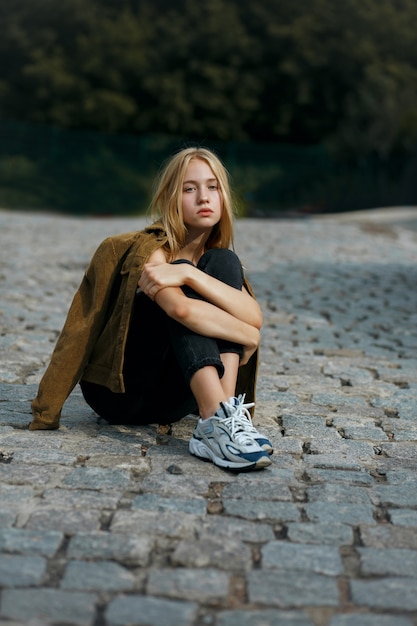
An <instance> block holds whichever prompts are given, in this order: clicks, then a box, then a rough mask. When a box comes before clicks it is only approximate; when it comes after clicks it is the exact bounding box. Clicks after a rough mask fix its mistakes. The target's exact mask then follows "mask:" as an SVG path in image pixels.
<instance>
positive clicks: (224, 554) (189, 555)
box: [171, 537, 252, 572]
mask: <svg viewBox="0 0 417 626" xmlns="http://www.w3.org/2000/svg"><path fill="white" fill-rule="evenodd" d="M171 562H172V563H173V564H174V565H180V566H183V567H190V568H194V567H198V568H211V567H217V568H219V569H220V570H226V571H228V570H235V571H237V572H242V571H248V570H249V569H250V568H251V565H252V554H251V551H250V549H249V548H248V546H246V545H245V544H244V543H242V542H241V541H239V540H238V539H229V540H228V541H227V543H226V542H224V541H223V540H222V539H221V538H215V537H212V538H211V539H209V538H204V539H203V540H193V539H187V540H182V541H179V542H178V544H177V546H176V548H175V550H174V552H173V554H172V556H171Z"/></svg>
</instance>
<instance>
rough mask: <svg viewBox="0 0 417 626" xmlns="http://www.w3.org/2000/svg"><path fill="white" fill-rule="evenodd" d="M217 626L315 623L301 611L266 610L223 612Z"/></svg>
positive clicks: (289, 625) (267, 625) (301, 624)
mask: <svg viewBox="0 0 417 626" xmlns="http://www.w3.org/2000/svg"><path fill="white" fill-rule="evenodd" d="M216 626H314V622H313V621H312V620H311V619H310V618H309V617H308V616H307V615H306V614H304V613H302V612H301V611H280V610H277V609H272V610H268V609H266V610H264V611H253V610H250V611H249V610H248V611H221V612H220V613H218V614H217V622H216ZM352 626H353V625H352ZM355 626H358V624H355ZM387 626H388V625H387ZM395 626H396V625H395ZM398 626H402V625H401V624H399V625H398ZM404 626H406V625H405V624H404Z"/></svg>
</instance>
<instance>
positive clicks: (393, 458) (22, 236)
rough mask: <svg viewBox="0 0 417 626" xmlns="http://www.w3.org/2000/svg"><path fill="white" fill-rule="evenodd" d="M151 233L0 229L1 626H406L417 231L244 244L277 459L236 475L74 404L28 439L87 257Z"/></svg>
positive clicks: (416, 501) (24, 217)
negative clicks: (114, 240) (112, 241)
mask: <svg viewBox="0 0 417 626" xmlns="http://www.w3.org/2000/svg"><path fill="white" fill-rule="evenodd" d="M143 224H144V220H143V219H139V220H134V219H101V220H100V219H71V218H57V217H53V216H47V215H46V216H39V215H31V214H19V213H11V212H1V211H0V238H1V246H0V261H1V269H0V273H1V276H0V278H1V282H0V285H1V287H0V289H1V303H0V308H1V311H0V324H1V343H0V352H1V360H0V400H1V402H0V587H1V592H0V594H1V595H0V624H1V626H6V625H7V626H12V625H14V626H18V625H23V624H25V625H30V626H45V625H46V626H49V625H61V626H70V625H71V626H73V625H80V626H128V625H142V626H145V625H146V626H313V625H315V626H410V625H414V626H416V625H417V474H416V469H417V447H416V441H417V421H416V413H417V355H416V350H417V306H416V305H417V289H416V285H417V264H416V262H417V246H416V243H417V230H416V224H417V211H412V210H411V209H410V210H400V209H397V210H395V211H394V210H386V211H376V212H372V213H368V212H363V213H362V212H361V213H355V214H352V215H349V216H333V217H332V216H330V217H317V218H311V219H304V220H298V219H294V220H290V219H288V220H275V221H274V220H242V221H239V222H238V224H237V242H238V245H237V251H238V253H239V255H240V256H241V258H242V260H243V262H244V264H245V266H246V267H247V268H248V275H249V277H250V279H251V282H252V284H253V286H254V288H255V292H256V294H257V297H258V299H259V301H260V303H261V305H262V308H263V311H264V317H265V320H264V322H265V323H264V328H263V342H262V346H263V347H262V359H261V367H260V378H259V385H258V402H257V413H256V418H255V423H256V424H257V425H260V426H261V427H262V430H263V431H265V432H266V433H267V434H268V435H269V437H270V438H271V440H272V441H273V443H274V447H275V454H274V456H273V464H272V466H271V467H270V468H268V469H266V470H264V471H261V472H255V473H246V474H239V475H234V474H230V473H227V472H225V471H222V470H220V469H219V468H216V467H215V466H213V465H211V464H205V463H202V462H201V461H199V460H198V459H196V458H193V457H191V456H190V455H189V454H188V449H187V444H188V439H189V437H190V435H191V432H192V429H193V419H192V418H191V417H188V418H186V419H184V420H182V422H180V423H178V424H177V425H175V427H174V431H173V436H171V437H169V436H159V435H158V434H157V432H156V427H154V426H149V427H146V428H128V427H110V426H108V425H106V424H105V423H104V422H103V421H100V420H99V419H98V418H97V417H96V416H95V415H94V414H93V413H92V412H91V410H90V409H89V408H88V407H87V406H86V405H85V404H84V403H83V400H82V398H81V396H80V393H79V391H77V390H76V391H74V393H73V394H72V395H71V397H70V399H69V400H68V402H67V403H66V405H65V408H64V411H63V418H62V426H61V428H60V430H58V431H50V432H43V431H42V432H40V431H37V432H29V431H28V430H27V428H26V427H27V424H28V423H29V420H30V405H29V402H30V400H31V399H32V397H33V396H34V394H35V391H36V385H37V383H38V381H39V379H40V376H41V374H42V371H43V369H44V366H45V364H46V363H47V361H48V358H49V355H50V352H51V350H52V348H53V345H54V342H55V339H56V337H57V334H58V332H59V330H60V328H61V326H62V323H63V321H64V316H65V313H66V311H67V309H68V306H69V304H70V300H71V298H72V295H73V292H74V290H75V289H76V287H77V285H78V283H79V281H80V279H81V275H82V271H83V269H84V267H85V265H86V263H87V262H88V260H89V258H90V256H91V254H92V252H93V251H94V249H95V247H96V245H97V244H98V243H99V241H101V240H102V239H103V238H104V237H105V236H107V235H108V234H114V233H116V232H123V231H126V230H133V229H136V228H140V227H141V226H142V225H143Z"/></svg>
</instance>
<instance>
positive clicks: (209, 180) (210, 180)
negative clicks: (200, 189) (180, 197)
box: [183, 177, 217, 185]
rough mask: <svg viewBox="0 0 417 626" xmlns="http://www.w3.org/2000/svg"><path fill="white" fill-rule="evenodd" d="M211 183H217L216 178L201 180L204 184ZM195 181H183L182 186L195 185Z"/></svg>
mask: <svg viewBox="0 0 417 626" xmlns="http://www.w3.org/2000/svg"><path fill="white" fill-rule="evenodd" d="M213 181H217V178H215V177H214V178H207V179H205V180H203V182H204V183H212V182H213ZM197 182H198V181H197V180H184V183H183V184H184V185H185V184H189V183H197Z"/></svg>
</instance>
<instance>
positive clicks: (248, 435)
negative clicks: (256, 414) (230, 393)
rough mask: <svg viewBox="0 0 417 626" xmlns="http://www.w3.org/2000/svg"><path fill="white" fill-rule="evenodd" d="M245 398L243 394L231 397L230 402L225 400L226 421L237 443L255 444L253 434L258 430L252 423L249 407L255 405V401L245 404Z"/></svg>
mask: <svg viewBox="0 0 417 626" xmlns="http://www.w3.org/2000/svg"><path fill="white" fill-rule="evenodd" d="M244 399H245V396H244V394H242V395H240V396H239V397H238V398H230V400H229V402H223V405H224V406H225V407H226V408H227V414H228V416H227V417H226V418H225V420H224V421H225V424H226V426H227V427H228V429H229V430H230V433H231V435H232V437H233V439H235V441H236V442H237V443H239V444H249V443H252V444H253V434H254V433H257V432H258V431H257V430H256V428H254V426H253V425H252V420H251V416H250V413H249V411H248V409H250V408H251V407H253V406H255V405H254V403H253V402H250V403H247V404H244Z"/></svg>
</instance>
